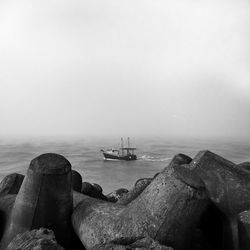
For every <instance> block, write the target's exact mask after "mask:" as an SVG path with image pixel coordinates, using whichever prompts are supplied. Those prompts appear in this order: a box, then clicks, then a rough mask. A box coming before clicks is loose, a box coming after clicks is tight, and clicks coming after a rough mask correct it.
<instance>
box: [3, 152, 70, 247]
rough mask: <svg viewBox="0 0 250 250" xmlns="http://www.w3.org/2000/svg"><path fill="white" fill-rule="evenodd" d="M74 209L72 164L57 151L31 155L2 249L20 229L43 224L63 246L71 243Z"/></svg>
mask: <svg viewBox="0 0 250 250" xmlns="http://www.w3.org/2000/svg"><path fill="white" fill-rule="evenodd" d="M72 209H73V199H72V189H71V165H70V163H69V161H68V160H67V159H65V158H64V157H63V156H61V155H58V154H51V153H48V154H43V155H40V156H38V157H37V158H35V159H33V160H32V161H31V163H30V166H29V169H28V171H27V175H26V177H25V179H24V181H23V184H22V186H21V189H20V191H19V193H18V195H17V197H16V200H15V203H14V206H13V208H12V212H11V217H10V219H9V222H8V225H7V229H6V230H5V232H4V235H3V239H2V241H1V249H5V248H6V246H7V245H8V244H9V243H10V241H12V239H13V238H14V237H15V236H16V235H17V234H19V233H24V232H25V231H29V230H31V229H38V228H40V227H45V228H49V229H52V230H53V231H54V233H55V235H56V238H57V240H58V242H59V244H61V245H62V246H64V247H65V248H67V246H68V244H69V243H70V233H71V232H70V228H71V226H70V224H71V222H70V219H71V213H72Z"/></svg>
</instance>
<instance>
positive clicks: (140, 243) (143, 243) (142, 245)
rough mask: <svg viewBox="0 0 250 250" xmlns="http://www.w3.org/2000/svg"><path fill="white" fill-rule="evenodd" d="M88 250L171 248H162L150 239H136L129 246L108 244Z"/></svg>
mask: <svg viewBox="0 0 250 250" xmlns="http://www.w3.org/2000/svg"><path fill="white" fill-rule="evenodd" d="M90 249H91V250H110V249H113V250H126V249H141V250H144V249H145V250H147V249H152V250H153V249H155V250H173V248H172V247H167V246H163V245H161V244H160V243H159V242H157V241H154V240H153V239H152V238H150V237H145V238H141V239H138V240H136V241H135V242H133V243H132V244H129V245H119V244H118V243H117V244H116V243H108V244H100V245H96V246H94V247H92V248H90Z"/></svg>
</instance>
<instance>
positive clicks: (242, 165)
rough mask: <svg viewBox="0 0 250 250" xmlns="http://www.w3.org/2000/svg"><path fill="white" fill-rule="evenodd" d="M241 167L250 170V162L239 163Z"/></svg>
mask: <svg viewBox="0 0 250 250" xmlns="http://www.w3.org/2000/svg"><path fill="white" fill-rule="evenodd" d="M237 166H238V167H239V168H242V169H245V170H246V171H250V162H242V163H240V164H238V165H237Z"/></svg>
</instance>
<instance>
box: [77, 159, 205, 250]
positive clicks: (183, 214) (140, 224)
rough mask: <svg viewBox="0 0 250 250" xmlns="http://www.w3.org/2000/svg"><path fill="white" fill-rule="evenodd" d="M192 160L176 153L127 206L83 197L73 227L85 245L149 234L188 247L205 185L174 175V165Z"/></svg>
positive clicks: (127, 241) (122, 242) (162, 241)
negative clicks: (194, 185) (196, 185)
mask: <svg viewBox="0 0 250 250" xmlns="http://www.w3.org/2000/svg"><path fill="white" fill-rule="evenodd" d="M191 160H192V159H191V158H189V157H188V156H185V155H177V156H175V157H174V159H173V160H172V162H171V163H170V164H169V166H168V167H166V168H165V169H164V170H163V171H162V172H161V173H160V174H159V175H158V176H157V177H156V178H155V179H154V180H153V181H152V182H151V184H150V185H148V186H147V188H146V189H145V190H144V191H143V192H142V193H141V194H140V195H139V196H138V197H137V198H136V199H134V200H133V201H132V202H130V203H129V204H128V205H126V206H124V205H119V204H116V203H110V202H105V201H100V200H97V199H94V198H91V197H86V196H85V197H83V200H82V201H81V202H80V203H79V204H78V205H77V206H76V208H75V209H74V212H73V214H72V225H73V228H74V230H75V232H76V234H77V235H78V237H79V238H80V239H81V241H82V243H83V245H84V246H85V247H86V248H87V249H90V248H92V247H94V246H96V245H100V244H108V243H114V242H115V243H116V244H118V245H128V244H131V243H133V242H134V241H135V240H136V239H138V238H142V237H145V236H149V237H151V238H152V239H154V240H156V241H159V243H160V244H163V245H167V246H172V247H173V248H174V249H175V250H182V249H188V246H189V244H190V238H191V236H192V232H193V231H194V230H195V227H196V225H197V223H198V221H199V217H200V214H201V213H202V212H203V211H204V209H205V208H206V205H207V202H208V199H207V196H206V194H205V191H204V190H203V189H196V188H192V187H190V186H188V185H186V184H185V183H184V182H183V181H181V180H180V179H179V178H177V177H176V175H175V171H174V168H173V167H174V166H175V165H181V164H187V163H189V162H190V161H191ZM180 222H181V223H180Z"/></svg>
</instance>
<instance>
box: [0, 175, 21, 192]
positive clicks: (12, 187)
mask: <svg viewBox="0 0 250 250" xmlns="http://www.w3.org/2000/svg"><path fill="white" fill-rule="evenodd" d="M23 179H24V175H22V174H17V173H13V174H9V175H7V176H5V177H4V178H3V180H2V181H1V183H0V196H2V195H7V194H17V193H18V192H19V189H20V187H21V185H22V183H23Z"/></svg>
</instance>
